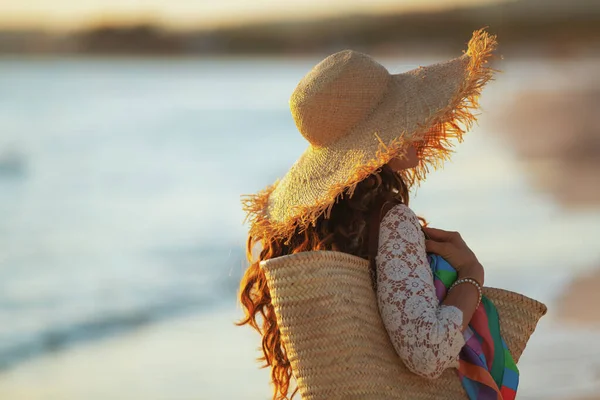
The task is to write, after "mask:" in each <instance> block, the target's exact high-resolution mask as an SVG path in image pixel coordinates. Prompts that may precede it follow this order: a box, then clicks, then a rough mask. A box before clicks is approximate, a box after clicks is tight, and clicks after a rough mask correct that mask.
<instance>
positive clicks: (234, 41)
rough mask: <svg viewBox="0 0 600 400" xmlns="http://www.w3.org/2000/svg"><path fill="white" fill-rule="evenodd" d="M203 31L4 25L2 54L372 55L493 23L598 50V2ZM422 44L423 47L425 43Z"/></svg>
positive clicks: (557, 1) (549, 49)
mask: <svg viewBox="0 0 600 400" xmlns="http://www.w3.org/2000/svg"><path fill="white" fill-rule="evenodd" d="M293 11H294V9H293V7H290V9H289V14H288V15H285V16H282V18H281V19H280V20H277V21H262V22H260V21H259V22H253V23H247V24H236V25H232V26H228V25H224V26H217V27H210V28H203V29H193V28H189V27H188V28H182V29H177V27H173V26H163V25H161V24H160V23H159V22H156V21H154V20H153V19H157V18H151V17H150V18H147V19H148V20H146V21H142V22H139V23H138V24H135V25H131V24H129V23H128V24H115V23H110V22H97V23H94V25H95V26H91V27H82V28H77V29H75V28H71V29H63V30H60V29H59V30H56V29H55V30H40V29H33V28H30V29H27V30H22V29H21V30H19V29H4V30H0V53H4V54H30V55H111V56H115V55H122V56H127V57H131V56H132V55H140V56H141V55H146V56H160V55H163V56H174V55H187V56H203V55H294V54H306V53H310V54H312V53H317V54H322V53H327V54H329V53H330V52H331V51H336V50H337V49H340V48H345V47H348V48H353V49H355V50H359V51H364V52H367V53H369V54H379V55H382V54H386V53H387V54H393V55H397V54H399V53H400V54H403V55H405V54H407V52H409V53H410V52H417V53H423V52H431V51H440V50H444V51H446V52H452V53H455V52H456V51H460V50H462V47H461V44H462V41H463V40H464V38H465V37H469V35H470V33H471V32H472V31H473V30H475V29H478V28H480V27H482V26H490V27H492V28H493V31H494V33H496V34H498V35H499V36H500V37H501V38H502V42H501V46H502V48H501V49H502V51H503V52H505V53H506V52H512V51H515V52H518V51H522V52H523V55H525V56H532V55H533V56H536V55H543V56H556V57H569V56H572V55H580V54H581V55H586V54H590V55H597V54H598V52H599V51H600V48H599V46H598V43H599V38H600V4H598V3H597V2H593V1H589V0H572V1H568V2H565V1H561V0H522V1H508V2H499V3H491V4H482V5H471V6H465V5H462V6H456V7H448V6H447V7H446V8H441V9H439V10H426V11H410V12H395V13H394V12H387V13H386V14H374V13H355V14H350V15H347V14H348V13H340V15H337V16H327V17H323V18H321V19H317V20H315V19H301V18H296V19H293V18H291V17H290V15H294V12H293ZM424 46H425V48H424Z"/></svg>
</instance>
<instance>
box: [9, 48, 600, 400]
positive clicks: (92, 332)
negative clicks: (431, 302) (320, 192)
mask: <svg viewBox="0 0 600 400" xmlns="http://www.w3.org/2000/svg"><path fill="white" fill-rule="evenodd" d="M319 59H320V58H319V57H313V58H297V59H235V58H220V59H206V60H202V59H181V60H169V59H118V60H114V59H6V58H5V59H0V372H1V371H2V370H8V369H10V368H12V367H14V366H16V365H18V364H19V363H22V362H24V361H26V360H30V359H33V358H36V357H39V356H41V355H43V354H45V353H48V352H56V351H60V350H62V349H66V348H69V347H72V346H76V345H83V344H84V343H86V342H90V341H94V340H100V339H102V338H105V337H108V336H112V335H119V334H123V333H125V332H128V331H131V330H133V329H136V328H138V327H140V326H143V325H148V324H152V323H154V322H158V321H163V320H167V319H169V318H173V317H175V316H180V315H182V314H197V315H202V314H203V313H207V312H209V311H211V310H213V309H215V307H221V306H223V305H230V306H233V305H234V304H235V295H236V290H237V285H238V282H239V278H240V276H241V274H242V273H243V269H244V268H245V255H244V244H245V233H246V229H247V226H244V225H242V221H243V219H244V214H243V212H242V211H241V208H240V201H239V196H240V194H244V193H254V192H257V191H258V190H261V189H262V188H264V187H265V186H267V185H269V184H271V183H272V182H273V181H274V180H275V179H277V178H278V177H280V176H281V175H282V174H283V173H285V171H286V170H287V169H288V168H289V167H290V165H291V164H292V163H293V162H294V161H295V160H296V159H297V158H298V156H299V155H300V154H301V153H302V151H303V150H304V149H305V147H306V142H305V141H304V139H303V138H302V137H301V136H300V135H299V134H298V132H297V131H296V129H295V126H294V122H293V120H292V117H291V115H290V113H289V110H288V103H287V101H288V98H289V95H290V93H291V92H292V91H293V89H294V87H295V85H296V84H297V81H298V80H299V79H300V78H301V77H302V76H303V75H304V74H305V73H306V72H308V70H309V69H310V68H311V67H312V65H314V64H315V63H316V62H318V61H319ZM432 61H435V59H433V58H432V59H431V60H420V62H421V63H423V64H425V63H429V62H432ZM382 63H383V64H384V65H386V66H387V67H388V68H389V69H390V71H392V72H401V71H403V70H407V69H410V68H414V67H416V66H417V64H416V63H415V61H414V60H405V59H385V60H383V61H382ZM502 67H503V70H504V73H503V74H502V75H501V76H500V77H498V80H497V81H496V82H492V83H491V84H490V85H489V87H488V88H486V91H485V93H484V96H483V98H482V106H483V114H482V116H481V118H480V124H479V126H477V127H476V128H475V129H474V131H473V132H472V133H471V134H469V135H468V136H467V137H466V140H465V142H464V143H462V144H460V146H458V147H457V150H458V152H457V154H456V156H455V157H454V158H453V161H452V162H450V163H447V164H446V166H445V168H444V170H443V171H436V172H434V173H432V174H431V175H430V177H429V179H428V180H427V182H426V183H425V184H423V185H422V186H421V187H420V188H419V189H418V190H417V191H416V193H414V196H413V198H412V203H411V206H412V207H413V208H414V209H415V211H416V212H417V213H418V214H420V215H423V216H425V217H426V218H427V219H428V220H429V221H430V223H431V225H432V226H437V227H441V228H444V229H451V230H458V231H460V232H461V233H462V234H463V237H464V238H465V240H466V241H467V243H468V244H469V245H470V246H471V247H472V248H473V249H474V250H475V252H476V254H477V255H478V257H479V258H480V260H481V261H482V262H483V264H484V265H485V266H486V270H487V276H488V278H487V280H488V284H490V285H492V286H499V287H504V288H507V289H512V290H517V291H520V292H522V293H525V294H527V295H529V296H532V297H535V298H537V299H539V300H542V301H545V302H548V304H549V305H551V304H552V302H553V301H555V299H556V295H557V294H558V293H559V292H560V290H561V288H563V287H564V285H565V284H566V283H568V282H569V280H570V279H571V278H572V277H574V276H575V275H576V274H577V273H578V272H580V271H584V270H586V269H588V268H592V267H596V266H598V261H599V258H600V254H599V252H598V248H597V245H596V243H595V242H596V239H595V238H597V237H598V234H599V233H600V228H599V226H600V209H587V210H566V209H563V208H561V207H560V206H559V205H558V204H557V203H556V202H555V201H554V199H553V198H552V196H551V195H549V194H547V193H543V192H539V191H537V190H536V189H535V185H534V184H533V182H532V179H533V178H532V177H531V175H530V174H528V172H527V171H528V170H527V162H526V160H521V159H519V158H518V156H517V155H516V154H515V151H514V149H512V147H511V145H510V142H509V141H507V140H506V139H505V137H504V136H503V135H502V129H503V126H502V124H501V123H499V122H498V120H497V119H494V118H491V117H490V116H493V115H494V113H496V112H497V110H500V109H503V108H506V107H509V106H510V104H511V102H512V101H513V100H514V99H515V98H516V97H517V96H518V95H519V94H520V93H521V92H524V91H527V90H534V89H539V88H545V87H548V86H550V85H554V86H555V87H556V88H557V90H560V88H562V87H564V85H566V74H564V72H565V71H570V72H571V74H569V75H568V76H573V74H572V73H573V72H579V73H586V71H588V70H593V69H594V68H596V67H597V62H596V61H595V60H593V61H592V62H588V63H583V62H576V63H574V62H572V63H569V62H563V63H554V64H553V63H547V62H543V61H537V60H519V61H515V62H512V63H504V64H503V66H502ZM582 71H583V72H582ZM554 86H553V87H554ZM553 318H554V317H553V312H552V308H551V311H550V314H549V316H548V317H547V318H546V320H547V322H546V321H545V322H544V323H543V324H542V326H541V331H540V332H542V333H540V334H539V335H540V336H539V337H540V338H539V340H538V343H540V345H533V347H532V349H533V350H531V355H529V354H527V353H526V356H527V357H525V356H524V358H523V363H524V368H525V370H527V371H531V372H530V375H531V376H538V375H539V379H538V378H536V379H532V380H531V381H530V382H532V383H531V384H530V386H529V387H527V386H526V387H525V388H524V390H526V392H525V393H526V396H527V395H528V396H529V398H538V397H536V396H538V395H539V396H542V395H543V394H544V393H545V392H543V387H542V386H540V382H542V380H543V378H545V379H547V378H548V375H547V373H543V371H540V370H539V369H536V368H538V366H540V365H543V364H541V361H540V360H543V357H544V355H545V354H544V351H543V349H541V344H544V345H551V344H557V343H559V344H558V345H562V344H564V343H565V341H564V340H565V339H564V337H565V336H568V335H566V334H564V335H563V336H560V335H561V334H560V332H559V333H557V331H556V329H554V328H553V327H554V326H555V325H552V324H553V323H555V322H553V321H554V319H553ZM543 332H546V333H545V334H544V333H543ZM582 334H585V335H592V337H595V338H597V335H595V334H594V333H589V332H585V333H582ZM536 335H537V334H536ZM568 337H572V336H568ZM558 345H557V346H558ZM536 346H537V348H538V349H539V350H537V351H536V350H535V349H536ZM585 351H589V349H587V350H585ZM593 351H597V350H593ZM581 352H584V350H583V349H582V350H581ZM577 354H579V353H577ZM594 354H597V355H598V359H600V351H597V353H594ZM540 357H541V358H540ZM581 368H584V369H585V368H586V366H582V367H581ZM536 371H537V372H536ZM572 373H573V374H576V373H577V371H576V370H573V371H572ZM572 382H573V380H572ZM577 382H579V381H577Z"/></svg>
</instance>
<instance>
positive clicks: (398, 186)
mask: <svg viewBox="0 0 600 400" xmlns="http://www.w3.org/2000/svg"><path fill="white" fill-rule="evenodd" d="M336 200H337V202H336V204H335V205H334V206H333V208H332V210H331V214H330V217H329V219H325V218H324V217H323V216H321V217H319V218H318V219H317V221H315V223H314V224H311V225H309V226H307V227H304V228H302V229H299V228H297V229H296V231H295V232H294V234H293V236H292V237H291V238H290V239H289V241H287V244H286V242H284V240H283V239H275V240H269V239H265V238H262V239H257V238H254V237H251V236H249V237H248V240H247V247H246V257H247V258H248V261H249V267H248V268H247V270H246V272H245V273H244V276H243V277H242V280H241V282H240V291H239V300H240V302H241V305H242V308H243V309H244V313H245V316H244V318H243V319H241V320H240V321H238V322H236V325H238V326H242V325H246V324H248V325H250V326H251V327H253V328H254V329H256V330H257V331H258V332H259V333H260V334H261V335H262V352H263V355H262V356H261V357H259V358H258V360H259V361H264V364H263V365H262V366H261V367H262V368H266V367H269V366H270V367H271V379H272V383H273V385H274V388H273V389H274V393H273V400H285V399H291V398H293V397H294V395H295V394H296V392H297V390H298V389H297V388H295V389H294V390H293V392H292V394H291V395H290V396H289V397H288V392H289V390H290V381H291V378H292V368H291V365H290V362H289V360H288V357H287V354H286V350H285V346H284V343H283V342H282V341H281V334H280V331H279V327H278V325H277V320H276V318H275V310H274V308H273V305H272V303H271V296H270V293H269V288H268V286H267V279H266V277H265V273H264V272H263V270H262V269H261V268H260V266H259V263H260V262H261V261H263V260H267V259H271V258H275V257H279V256H283V255H288V254H294V253H299V252H303V251H312V250H333V251H341V252H344V253H349V254H352V255H355V256H358V257H362V258H364V259H369V248H368V243H369V237H368V236H369V226H368V224H369V220H370V215H371V214H370V213H371V212H373V209H374V208H376V207H377V205H380V204H383V203H384V202H386V201H391V202H396V203H402V204H405V205H408V201H409V199H408V187H407V185H406V184H405V182H404V181H403V179H402V176H401V175H400V174H399V173H397V172H396V171H394V170H392V169H391V168H390V167H389V166H388V165H384V166H382V167H381V168H380V169H378V170H377V171H376V172H375V173H373V174H371V175H369V176H368V177H367V178H365V179H364V180H362V181H361V182H359V184H358V185H357V187H356V189H355V191H354V193H353V195H352V197H350V198H348V197H342V196H340V198H338V199H336ZM257 243H260V245H261V248H262V249H261V250H260V253H259V254H258V259H256V260H254V259H253V258H254V257H253V249H254V247H255V245H256V244H257ZM374 272H375V271H373V270H372V271H371V273H372V276H374Z"/></svg>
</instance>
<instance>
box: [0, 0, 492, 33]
mask: <svg viewBox="0 0 600 400" xmlns="http://www.w3.org/2000/svg"><path fill="white" fill-rule="evenodd" d="M494 1H497V0H352V1H350V0H170V1H165V0H0V27H3V28H42V29H52V30H70V29H77V28H82V27H86V26H89V25H99V24H131V23H138V22H153V23H157V24H161V25H165V26H167V27H169V28H175V29H177V28H181V29H188V28H197V27H207V28H210V27H214V26H223V25H235V24H239V23H241V22H242V23H243V22H254V21H264V20H282V19H294V18H296V19H297V18H311V17H322V16H330V15H341V14H348V13H352V12H366V13H382V12H387V11H391V10H394V11H396V10H406V11H409V10H415V9H428V8H429V9H431V8H447V7H452V6H460V5H473V4H482V3H491V2H494Z"/></svg>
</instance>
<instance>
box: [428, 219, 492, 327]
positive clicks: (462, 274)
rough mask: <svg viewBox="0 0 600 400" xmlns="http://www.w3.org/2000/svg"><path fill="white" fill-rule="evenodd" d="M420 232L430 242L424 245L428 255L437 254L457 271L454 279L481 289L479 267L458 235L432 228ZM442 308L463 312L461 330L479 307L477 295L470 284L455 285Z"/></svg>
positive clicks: (480, 271)
mask: <svg viewBox="0 0 600 400" xmlns="http://www.w3.org/2000/svg"><path fill="white" fill-rule="evenodd" d="M424 229H425V232H426V233H427V235H428V236H429V237H430V238H431V239H433V240H426V241H425V248H426V250H427V251H428V252H432V253H435V254H439V255H440V256H442V257H443V258H444V259H445V260H446V261H448V262H449V263H450V265H452V266H453V267H454V268H455V269H456V270H457V272H458V279H461V278H471V279H474V280H475V281H476V282H477V283H479V285H480V286H481V287H483V281H484V275H485V274H484V270H483V267H482V266H481V264H480V263H479V261H478V260H477V257H475V254H474V253H473V252H472V251H471V249H469V247H468V246H467V244H466V243H465V242H464V240H463V239H462V237H461V236H460V234H459V233H458V232H449V231H444V230H442V229H435V228H424ZM443 304H445V305H448V306H455V307H458V308H459V309H460V310H461V311H462V312H463V322H462V326H463V330H465V329H466V327H467V326H468V325H469V322H471V318H473V314H475V310H476V309H477V306H478V305H479V291H478V290H477V288H476V287H475V286H474V285H472V284H468V283H467V284H462V285H458V286H456V287H455V288H454V289H452V290H451V291H450V293H448V294H447V295H446V298H445V299H444V302H443Z"/></svg>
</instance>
